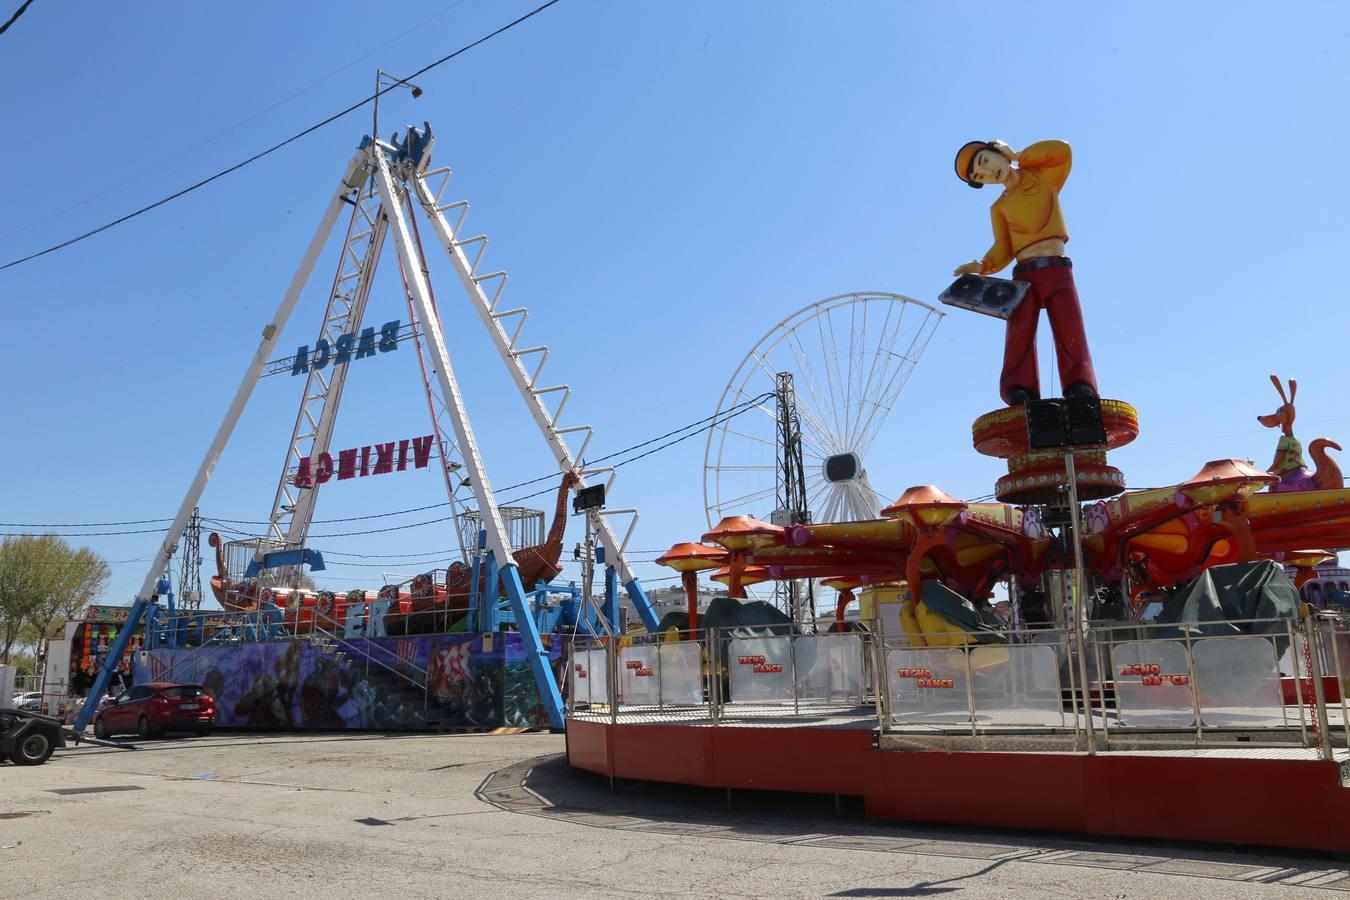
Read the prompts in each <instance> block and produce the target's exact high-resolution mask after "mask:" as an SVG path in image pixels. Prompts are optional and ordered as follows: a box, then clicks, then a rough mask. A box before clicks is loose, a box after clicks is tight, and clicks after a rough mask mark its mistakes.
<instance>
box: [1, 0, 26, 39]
mask: <svg viewBox="0 0 1350 900" xmlns="http://www.w3.org/2000/svg"><path fill="white" fill-rule="evenodd" d="M32 5H33V0H23V6H20V7H19V8H18V9H16V10H15V11H14V15H12V16H10V17H9V21H8V22H6V23H5V24H3V25H0V34H4V33H5V32H6V31H9V26H11V25H13V24H14V23H15V22H17V21H19V16H21V15H23V14H24V13H25V12H27V11H28V7H30V6H32Z"/></svg>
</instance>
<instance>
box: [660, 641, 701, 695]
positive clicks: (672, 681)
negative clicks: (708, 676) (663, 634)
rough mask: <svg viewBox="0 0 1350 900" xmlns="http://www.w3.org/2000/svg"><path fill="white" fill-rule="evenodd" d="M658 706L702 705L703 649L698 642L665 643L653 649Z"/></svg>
mask: <svg viewBox="0 0 1350 900" xmlns="http://www.w3.org/2000/svg"><path fill="white" fill-rule="evenodd" d="M656 658H657V662H658V663H659V665H658V668H657V671H658V673H659V674H660V689H661V704H662V705H663V706H672V705H673V706H701V705H702V704H703V648H702V645H701V644H699V642H698V641H668V642H666V643H662V644H658V645H657V646H656Z"/></svg>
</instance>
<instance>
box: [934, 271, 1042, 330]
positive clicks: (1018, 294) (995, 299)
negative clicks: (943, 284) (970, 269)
mask: <svg viewBox="0 0 1350 900" xmlns="http://www.w3.org/2000/svg"><path fill="white" fill-rule="evenodd" d="M1030 288H1031V285H1030V284H1028V283H1027V282H1025V281H1011V280H1009V279H1007V278H988V277H986V276H984V275H974V274H971V275H962V276H961V277H960V278H958V279H956V280H955V281H953V282H952V283H951V285H950V286H949V287H948V288H947V289H946V290H945V291H943V292H942V295H941V296H939V297H938V299H939V300H941V301H942V302H943V303H945V304H946V305H948V306H957V307H960V308H961V309H968V310H970V311H971V312H977V313H983V314H984V315H986V316H993V317H994V318H996V319H1006V318H1008V317H1009V316H1011V315H1012V314H1013V310H1015V309H1017V305H1018V304H1019V303H1021V302H1022V298H1023V297H1025V296H1026V295H1027V291H1028V290H1030Z"/></svg>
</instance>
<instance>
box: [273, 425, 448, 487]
mask: <svg viewBox="0 0 1350 900" xmlns="http://www.w3.org/2000/svg"><path fill="white" fill-rule="evenodd" d="M433 439H434V436H433V435H430V434H428V435H426V436H424V437H416V438H404V439H403V440H401V441H390V442H389V443H387V444H371V445H369V446H366V447H352V448H350V449H347V450H340V451H338V455H337V467H336V469H335V468H334V466H333V456H332V454H330V453H320V454H319V455H318V456H315V457H312V458H311V457H308V456H307V457H305V458H304V459H302V460H300V468H299V469H298V470H297V471H296V473H295V486H296V487H302V488H306V487H313V486H314V485H316V484H323V483H325V482H327V481H328V480H329V479H331V478H332V477H333V476H334V475H337V479H338V481H345V480H346V479H348V478H365V477H366V476H367V475H383V474H385V473H386V472H402V471H404V470H405V469H407V468H408V464H409V463H412V467H413V468H414V469H425V468H426V467H427V463H428V462H429V461H430V459H431V442H432V440H433ZM410 450H411V451H412V452H411V453H409V452H408V451H410Z"/></svg>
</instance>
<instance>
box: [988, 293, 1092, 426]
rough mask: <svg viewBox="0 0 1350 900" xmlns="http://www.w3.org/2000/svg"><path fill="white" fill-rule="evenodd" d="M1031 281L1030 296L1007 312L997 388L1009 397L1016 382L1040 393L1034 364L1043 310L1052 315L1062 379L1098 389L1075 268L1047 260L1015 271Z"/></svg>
mask: <svg viewBox="0 0 1350 900" xmlns="http://www.w3.org/2000/svg"><path fill="white" fill-rule="evenodd" d="M1013 277H1014V278H1015V279H1016V280H1018V281H1025V282H1027V283H1029V284H1030V285H1031V290H1029V291H1027V295H1026V297H1024V298H1023V299H1022V302H1021V303H1020V304H1018V306H1017V309H1015V310H1014V311H1013V314H1012V315H1011V316H1010V317H1009V318H1008V334H1007V338H1006V339H1005V340H1004V345H1003V375H1002V377H1000V378H999V384H998V387H999V393H1000V394H1001V395H1002V396H1003V401H1004V402H1005V403H1008V402H1010V401H1009V400H1008V394H1009V392H1011V391H1012V390H1013V389H1014V388H1019V387H1020V388H1022V389H1024V390H1026V391H1027V392H1029V393H1030V394H1031V395H1032V396H1034V397H1039V396H1040V389H1041V378H1040V373H1039V371H1038V369H1037V366H1036V325H1037V324H1038V322H1039V321H1040V317H1041V310H1042V309H1044V310H1045V312H1046V314H1047V315H1049V317H1050V330H1051V331H1052V332H1053V333H1054V335H1055V354H1056V356H1057V357H1058V359H1059V380H1060V383H1061V385H1062V386H1063V387H1068V386H1069V385H1071V384H1073V383H1074V382H1075V381H1082V382H1086V383H1087V384H1088V385H1090V386H1091V387H1092V390H1093V391H1094V392H1095V391H1096V390H1097V373H1096V372H1095V371H1093V368H1092V354H1091V353H1090V352H1089V351H1088V343H1087V334H1085V333H1084V331H1083V311H1082V309H1081V308H1080V307H1079V306H1078V291H1076V290H1075V289H1074V286H1073V269H1071V268H1068V267H1067V266H1066V267H1060V266H1049V267H1046V268H1044V269H1032V270H1031V271H1028V272H1023V273H1022V274H1020V275H1016V274H1015V275H1014V276H1013Z"/></svg>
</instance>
